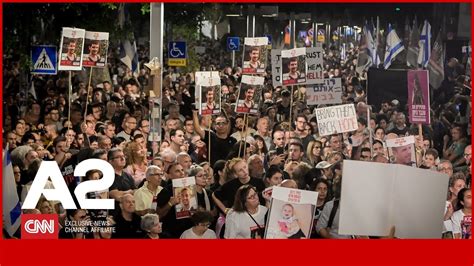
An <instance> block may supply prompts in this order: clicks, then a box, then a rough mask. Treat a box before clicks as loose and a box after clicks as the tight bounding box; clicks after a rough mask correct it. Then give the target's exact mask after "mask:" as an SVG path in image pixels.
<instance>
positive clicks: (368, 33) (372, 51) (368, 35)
mask: <svg viewBox="0 0 474 266" xmlns="http://www.w3.org/2000/svg"><path fill="white" fill-rule="evenodd" d="M375 34H377V33H375ZM364 35H365V40H366V43H367V52H368V55H369V57H370V58H371V59H372V62H371V64H370V65H374V64H375V66H376V67H377V66H378V64H379V63H380V59H379V56H378V55H377V46H376V45H375V39H374V37H373V35H372V29H370V28H369V26H368V25H365V26H364Z"/></svg>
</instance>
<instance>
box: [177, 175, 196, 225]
mask: <svg viewBox="0 0 474 266" xmlns="http://www.w3.org/2000/svg"><path fill="white" fill-rule="evenodd" d="M172 183H173V196H174V197H175V198H177V199H178V200H179V203H178V204H176V205H175V206H174V207H175V210H176V219H183V218H188V217H191V212H192V211H196V210H197V207H198V205H197V198H196V179H195V178H194V176H192V177H185V178H178V179H173V180H172Z"/></svg>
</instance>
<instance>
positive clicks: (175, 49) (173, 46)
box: [168, 42, 186, 59]
mask: <svg viewBox="0 0 474 266" xmlns="http://www.w3.org/2000/svg"><path fill="white" fill-rule="evenodd" d="M168 58H176V59H178V58H179V59H184V58H186V42H169V43H168Z"/></svg>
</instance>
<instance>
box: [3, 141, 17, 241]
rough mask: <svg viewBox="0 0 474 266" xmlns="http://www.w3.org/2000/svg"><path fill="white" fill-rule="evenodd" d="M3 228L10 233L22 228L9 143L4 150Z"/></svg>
mask: <svg viewBox="0 0 474 266" xmlns="http://www.w3.org/2000/svg"><path fill="white" fill-rule="evenodd" d="M2 184H3V229H4V230H5V231H6V232H7V233H8V234H9V235H10V237H12V236H13V234H15V232H16V231H17V230H18V228H20V224H21V222H20V215H21V206H20V200H19V199H18V194H17V191H16V184H15V176H14V175H13V165H12V161H11V160H10V153H9V152H8V145H7V148H6V150H4V151H3V183H2Z"/></svg>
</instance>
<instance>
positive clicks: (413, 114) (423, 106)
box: [407, 70, 430, 124]
mask: <svg viewBox="0 0 474 266" xmlns="http://www.w3.org/2000/svg"><path fill="white" fill-rule="evenodd" d="M407 81H408V118H409V121H410V123H418V124H430V86H429V79H428V70H409V71H408V73H407Z"/></svg>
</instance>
